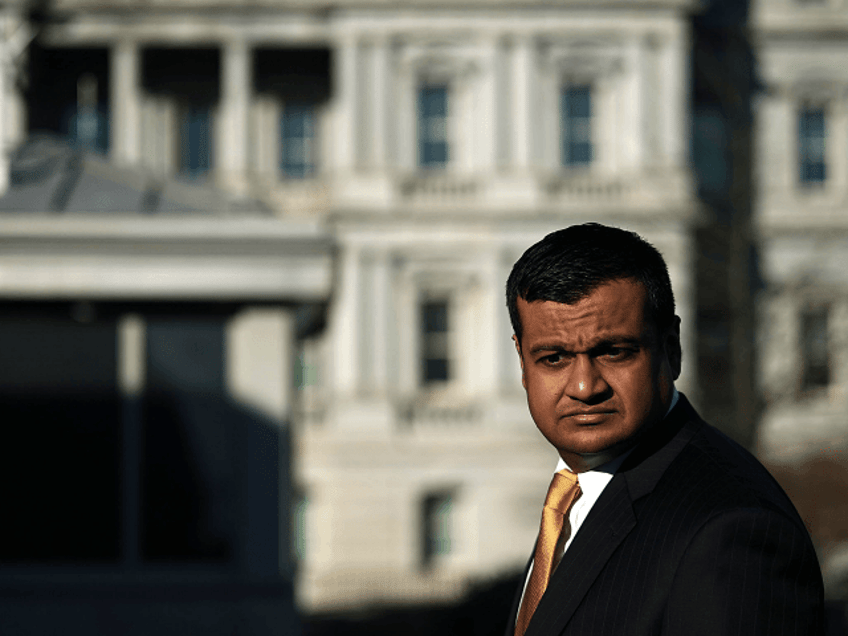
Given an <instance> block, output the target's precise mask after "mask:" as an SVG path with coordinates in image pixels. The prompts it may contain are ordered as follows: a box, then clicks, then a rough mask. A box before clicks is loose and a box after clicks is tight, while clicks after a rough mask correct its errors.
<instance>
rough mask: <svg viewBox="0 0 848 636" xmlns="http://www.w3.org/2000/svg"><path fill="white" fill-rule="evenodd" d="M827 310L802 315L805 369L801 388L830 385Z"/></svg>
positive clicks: (812, 310) (802, 348)
mask: <svg viewBox="0 0 848 636" xmlns="http://www.w3.org/2000/svg"><path fill="white" fill-rule="evenodd" d="M827 314H828V312H827V309H826V308H821V307H819V308H815V309H809V310H807V311H805V312H804V313H802V314H801V355H802V357H803V369H802V377H801V388H802V389H804V390H812V389H817V388H822V387H826V386H827V385H828V384H830V364H829V347H830V343H829V341H828V334H827V331H828V315H827Z"/></svg>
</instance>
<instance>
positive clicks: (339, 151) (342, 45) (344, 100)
mask: <svg viewBox="0 0 848 636" xmlns="http://www.w3.org/2000/svg"><path fill="white" fill-rule="evenodd" d="M334 53H335V54H334V55H333V60H334V61H335V64H334V68H333V82H334V91H333V92H334V93H335V100H334V101H335V108H334V110H335V118H336V126H335V131H336V144H335V152H334V153H333V155H334V159H335V160H334V161H333V163H334V165H335V167H336V169H337V170H339V171H341V172H349V171H351V170H353V167H354V165H355V163H356V147H355V140H356V137H357V90H356V89H357V86H356V78H357V66H358V57H359V56H358V50H357V42H356V40H354V39H353V38H352V37H345V38H344V39H342V40H340V41H339V42H338V43H337V44H336V50H335V52H334Z"/></svg>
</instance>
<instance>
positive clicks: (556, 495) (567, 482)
mask: <svg viewBox="0 0 848 636" xmlns="http://www.w3.org/2000/svg"><path fill="white" fill-rule="evenodd" d="M579 494H580V484H578V483H577V475H575V474H574V473H572V472H571V471H570V470H565V469H563V470H561V471H559V472H557V473H554V478H553V479H552V480H551V486H550V488H548V496H547V497H546V498H545V507H547V508H553V509H554V510H558V511H559V512H560V513H561V514H566V513H567V512H568V508H569V507H570V506H571V504H572V503H573V502H574V500H575V499H576V498H577V495H579Z"/></svg>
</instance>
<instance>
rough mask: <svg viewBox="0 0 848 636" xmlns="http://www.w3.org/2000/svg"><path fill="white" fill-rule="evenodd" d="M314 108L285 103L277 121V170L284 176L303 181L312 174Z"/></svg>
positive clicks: (307, 104)
mask: <svg viewBox="0 0 848 636" xmlns="http://www.w3.org/2000/svg"><path fill="white" fill-rule="evenodd" d="M314 139H315V105H314V104H312V103H308V102H286V104H285V105H284V106H283V113H282V120H281V122H280V146H281V148H282V156H281V158H280V168H281V170H282V172H283V174H284V175H285V176H287V177H291V178H295V179H302V178H304V177H308V176H310V175H312V174H314V173H315V164H316V161H315V143H314Z"/></svg>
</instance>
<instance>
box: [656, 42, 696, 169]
mask: <svg viewBox="0 0 848 636" xmlns="http://www.w3.org/2000/svg"><path fill="white" fill-rule="evenodd" d="M682 28H683V27H680V29H681V30H680V31H679V32H678V33H676V34H675V35H674V37H672V38H669V39H668V40H666V41H665V46H664V47H663V48H662V51H661V52H660V64H661V68H660V72H659V77H660V78H661V82H662V85H661V86H660V87H659V90H658V93H659V94H660V99H658V100H657V104H658V105H659V107H660V108H661V112H660V116H659V120H660V127H661V128H660V139H661V140H662V142H661V148H662V151H663V155H664V159H665V161H666V163H667V165H672V166H683V165H685V163H686V142H687V140H688V139H689V133H688V121H687V115H686V112H687V108H688V100H687V99H686V96H685V93H684V91H685V90H686V88H685V87H687V86H689V77H688V72H687V67H688V64H689V56H688V52H687V46H686V41H685V35H684V33H683V32H682Z"/></svg>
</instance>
